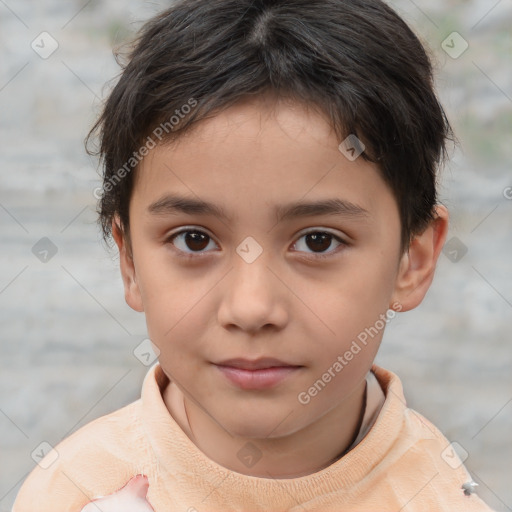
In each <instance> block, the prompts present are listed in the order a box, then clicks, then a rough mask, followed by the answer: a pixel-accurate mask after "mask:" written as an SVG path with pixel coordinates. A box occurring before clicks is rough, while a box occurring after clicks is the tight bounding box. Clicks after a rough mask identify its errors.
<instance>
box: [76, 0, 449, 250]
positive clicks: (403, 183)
mask: <svg viewBox="0 0 512 512" xmlns="http://www.w3.org/2000/svg"><path fill="white" fill-rule="evenodd" d="M268 92H270V93H273V94H276V95H278V96H281V97H287V98H290V99H293V100H297V101H301V102H305V103H306V104H311V105H314V106H316V107H318V108H320V109H321V111H322V112H324V113H325V114H326V115H327V116H328V119H330V121H331V124H332V127H333V128H334V129H335V130H336V134H337V135H338V137H339V140H340V142H341V141H342V140H343V139H345V138H346V137H347V136H348V135H350V134H354V135H356V136H357V137H358V138H359V139H360V140H361V141H363V143H364V145H365V151H364V153H363V154H362V156H363V158H365V159H367V160H369V161H372V162H376V163H377V164H378V167H379V169H380V172H381V174H382V176H383V178H384V180H385V181H386V183H387V184H388V186H389V187H390V189H391V190H392V192H393V194H394V197H395V198H396V201H397V204H398V208H399V212H400V219H401V241H402V250H404V249H405V248H407V247H408V245H409V242H410V240H411V237H412V236H413V235H415V234H416V233H419V232H421V231H422V230H423V229H424V228H425V227H426V226H427V225H428V223H429V222H430V221H431V220H432V219H433V218H434V207H435V205H436V204H437V192H436V188H437V187H436V185H437V169H438V166H439V164H440V163H441V160H442V159H443V158H444V157H445V156H446V141H447V140H448V139H452V138H453V133H452V130H451V127H450V125H449V122H448V120H447V118H446V115H445V113H444V111H443V108H442V106H441V105H440V103H439V101H438V99H437V97H436V94H435V91H434V86H433V74H432V64H431V62H430V59H429V56H428V55H427V53H426V51H425V48H424V47H423V46H422V44H421V43H420V41H419V40H418V38H417V37H416V36H415V35H414V33H413V32H412V31H411V29H410V28H409V27H408V26H407V24H406V23H405V22H404V21H403V20H402V19H401V18H400V17H399V16H398V15H397V14H396V13H395V11H393V10H392V9H391V8H390V7H389V6H387V5H386V4H385V3H383V2H382V1H380V0H178V1H177V2H175V3H174V4H173V5H172V7H171V8H169V9H168V10H166V11H164V12H162V13H161V14H159V15H157V16H156V17H154V18H152V19H151V20H149V21H148V22H147V23H146V24H145V25H144V26H143V27H142V29H141V31H140V32H139V34H138V37H137V38H136V40H135V41H134V46H133V50H132V51H131V53H130V55H129V60H128V62H127V64H125V65H124V68H123V70H122V73H121V76H120V78H119V80H118V82H117V84H116V85H115V87H114V88H113V90H112V92H111V93H110V95H109V97H108V98H107V100H106V103H105V105H104V109H103V112H102V114H101V116H100V118H99V119H98V121H97V122H96V124H95V125H94V127H93V128H92V130H91V132H90V133H89V135H88V138H87V142H86V146H87V145H88V142H89V141H90V138H91V136H92V135H93V134H95V133H98V134H99V139H100V144H99V149H98V151H96V152H93V151H89V152H90V153H91V154H96V155H99V156H101V158H102V162H103V187H102V193H101V197H100V198H99V203H98V213H99V222H100V224H101V227H102V230H103V236H104V239H105V240H106V241H107V242H108V241H109V239H110V236H111V234H112V233H111V225H112V220H113V218H114V216H115V215H116V214H117V215H119V218H120V222H121V226H120V227H121V228H122V231H123V232H124V233H125V234H128V233H129V216H128V211H129V210H128V208H129V202H130V197H131V193H132V189H133V183H134V173H135V172H136V171H137V163H138V161H139V159H140V157H141V154H140V153H141V150H142V149H143V148H144V146H147V147H150V146H149V140H150V139H151V140H152V141H153V143H154V142H159V141H160V140H162V141H171V140H174V139H175V138H177V137H179V135H180V134H182V133H184V132H185V131H186V130H188V129H190V128H191V127H192V126H194V125H195V124H197V123H198V122H200V121H201V120H202V119H205V118H206V117H207V116H212V115H214V114H215V113H218V112H219V111H221V110H222V109H225V108H228V107H229V106H232V105H233V104H235V103H236V102H237V101H239V100H242V99H246V98H248V97H249V96H255V95H259V94H263V93H268ZM185 106H187V108H185ZM192 106H193V108H192ZM160 132H162V133H160ZM155 133H156V134H158V135H160V136H159V137H156V136H155ZM157 138H158V139H159V140H156V139H157ZM147 147H146V149H147ZM142 152H144V151H142ZM132 169H133V171H132Z"/></svg>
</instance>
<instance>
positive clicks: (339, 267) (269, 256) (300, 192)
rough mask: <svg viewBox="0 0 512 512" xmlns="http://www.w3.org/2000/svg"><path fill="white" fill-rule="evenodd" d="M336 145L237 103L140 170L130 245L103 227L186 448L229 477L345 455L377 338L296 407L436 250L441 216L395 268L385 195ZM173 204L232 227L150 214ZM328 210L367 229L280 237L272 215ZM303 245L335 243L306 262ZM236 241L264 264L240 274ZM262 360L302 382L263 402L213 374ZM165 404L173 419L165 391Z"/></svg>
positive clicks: (413, 295)
mask: <svg viewBox="0 0 512 512" xmlns="http://www.w3.org/2000/svg"><path fill="white" fill-rule="evenodd" d="M340 142H341V141H340V140H338V138H337V137H336V135H335V134H334V132H333V131H332V130H331V128H330V126H329V124H328V121H327V119H326V118H325V117H324V116H323V115H321V114H320V113H318V112H316V111H315V110H314V109H312V108H311V107H310V108H307V107H305V106H304V105H302V104H300V103H297V102H293V101H291V100H290V101H285V100H272V99H270V98H265V97H258V98H256V99H252V100H250V101H245V102H241V103H239V104H237V105H236V106H234V107H230V108H229V109H227V110H224V111H222V112H220V113H219V114H217V115H216V116H214V117H212V118H210V119H208V120H205V121H202V122H201V123H200V124H198V125H197V127H195V128H194V129H193V130H192V131H191V132H189V133H187V134H184V135H182V136H181V137H180V138H179V139H178V140H177V141H175V142H173V143H171V144H167V145H160V146H157V147H156V148H155V149H153V150H152V151H151V152H150V153H149V155H148V156H147V157H146V158H145V160H144V161H143V162H142V164H141V165H140V166H139V168H138V169H137V175H136V180H135V186H134V191H133V195H132V198H131V202H130V209H129V215H130V227H129V237H130V240H129V243H128V241H127V238H126V236H124V235H123V232H122V231H121V230H120V229H119V227H118V226H117V224H116V219H115V220H114V223H113V234H114V238H115V241H116V243H117V245H118V247H119V251H120V264H121V273H122V277H123V282H124V287H125V298H126V302H127V303H128V304H129V305H130V306H131V307H132V308H133V309H134V310H136V311H140V312H142V311H144V313H145V315H146V322H147V327H148V333H149V337H150V338H151V340H152V341H153V343H154V344H155V345H156V346H157V347H158V349H159V351H160V355H159V361H160V364H161V366H162V369H163V370H164V372H165V373H166V374H167V376H168V377H169V378H170V379H171V381H174V383H175V384H176V385H177V386H178V388H179V390H180V392H181V393H183V396H184V400H185V408H186V412H187V415H188V420H189V422H190V424H191V432H187V434H188V435H189V437H190V438H191V440H192V441H193V442H194V443H195V444H196V445H197V446H198V447H199V448H200V449H201V450H202V451H203V452H204V453H205V454H206V455H207V456H208V457H210V458H211V459H212V460H214V461H215V462H217V463H218V464H221V465H222V466H224V467H227V468H229V469H231V470H234V471H237V472H239V473H243V474H246V475H252V476H258V477H263V478H293V477H299V476H303V475H307V474H310V473H313V472H316V471H319V470H321V469H322V468H325V467H326V466H328V465H329V464H331V463H332V461H334V460H336V458H337V457H338V456H339V455H340V454H342V453H343V452H344V451H345V450H346V448H347V447H348V446H350V444H351V442H352V441H353V439H354V436H355V434H356V433H357V431H358V428H359V425H360V419H361V413H362V409H363V398H364V392H365V377H366V374H367V372H368V371H369V369H370V368H371V365H372V363H373V360H374V358H375V355H376V353H377V350H378V347H379V344H380V341H381V338H382V334H383V329H381V330H380V331H379V333H378V335H376V336H374V337H373V338H371V339H370V341H369V342H368V344H367V345H366V346H364V347H362V350H361V351H360V352H359V353H357V355H354V357H353V359H352V360H351V361H349V362H348V364H347V365H346V366H344V368H343V370H342V371H340V372H339V373H337V374H336V377H335V378H333V379H331V381H330V382H329V383H328V384H327V385H326V386H325V388H324V389H323V390H322V391H321V392H319V393H318V394H317V395H316V396H315V397H313V398H312V399H311V400H310V402H309V403H308V404H306V405H305V404H301V403H300V402H299V401H298V399H297V397H298V395H299V393H301V392H303V391H307V390H308V389H309V388H310V387H311V386H312V385H313V384H314V383H315V381H317V380H318V379H319V378H321V377H322V374H324V373H325V372H326V371H327V369H328V368H330V367H332V366H333V363H334V362H335V361H336V360H337V357H338V356H339V355H343V354H344V353H345V352H346V351H347V350H348V349H349V348H350V346H351V343H352V341H353V340H355V339H356V338H357V336H358V334H359V333H361V332H363V331H364V330H365V328H369V327H371V326H374V325H375V324H376V322H377V320H378V319H379V318H381V316H380V315H383V314H385V313H386V311H387V310H388V308H391V307H392V306H393V305H394V307H395V309H398V310H400V311H407V310H410V309H413V308H415V307H416V306H417V305H418V304H419V303H420V302H421V301H422V299H423V297H424V295H425V293H426V292H427V290H428V288H429V286H430V284H431V281H432V278H433V274H434V270H435V265H436V261H437V258H438V256H439V253H440V250H441V248H442V245H443V243H444V240H445V237H446V233H447V229H448V212H447V210H446V208H445V207H444V206H438V207H437V219H436V220H435V221H433V222H432V223H431V224H430V226H429V227H428V228H427V229H426V230H425V231H424V232H423V233H421V234H418V235H417V236H416V238H414V240H413V241H412V243H411V245H410V247H409V250H408V251H407V252H405V253H404V254H400V219H399V213H398V207H397V204H396V200H395V198H394V196H393V194H392V192H391V190H390V189H389V188H388V186H387V185H386V183H385V182H384V181H383V179H382V178H381V177H380V175H379V172H378V168H377V167H376V165H375V164H373V163H369V162H366V161H365V160H363V158H357V159H356V160H355V161H350V160H349V159H347V158H346V157H345V156H344V155H343V154H342V153H341V152H340V151H339V150H338V145H339V143H340ZM170 193H173V194H180V195H184V196H187V197H189V198H194V199H201V200H205V201H209V202H212V203H215V204H216V205H218V206H220V207H221V208H222V209H223V210H224V211H225V213H226V214H227V215H228V216H229V217H230V220H229V221H228V220H223V219H221V218H219V217H218V216H210V215H206V214H193V215H189V214H185V213H182V212H179V213H176V214H172V213H160V214H153V213H150V212H149V211H148V207H149V205H150V204H152V203H154V202H155V201H158V200H160V199H161V198H162V197H163V196H165V195H166V194H170ZM330 198H340V199H344V200H346V201H350V202H351V203H354V204H357V205H359V206H361V207H362V208H364V209H365V210H367V212H368V213H367V215H366V216H364V217H355V216H333V215H316V216H314V217H304V218H296V219H291V220H282V221H279V222H278V220H277V217H276V214H275V212H274V207H275V205H283V204H287V203H289V202H294V201H313V200H320V199H330ZM185 227H186V228H188V229H191V230H199V231H201V232H203V233H206V234H207V235H209V237H210V238H205V239H204V243H203V245H202V246H201V247H204V249H198V248H197V247H198V246H197V245H195V246H194V245H193V244H190V239H188V241H189V245H187V243H186V242H187V238H186V236H185V234H182V235H179V236H177V237H175V238H174V239H172V238H171V236H172V235H175V234H176V233H177V232H178V231H179V230H180V229H184V228H185ZM305 230H307V231H309V232H311V233H313V232H316V233H322V232H325V231H328V232H330V233H332V234H333V235H334V237H333V238H331V239H327V241H326V242H325V244H324V245H323V246H322V247H321V248H320V249H317V248H316V247H318V246H315V245H313V244H311V242H309V244H308V242H307V240H308V238H307V237H305V236H304V231H305ZM336 236H338V237H339V238H340V239H341V240H344V241H345V242H346V244H347V245H344V244H340V243H339V242H338V241H337V240H336V238H335V237H336ZM246 237H252V238H253V239H254V240H256V242H257V243H258V244H259V246H261V248H262V251H263V252H262V253H261V254H260V255H259V256H258V257H257V258H256V259H255V260H254V261H253V262H252V263H248V262H247V261H245V260H244V259H243V258H242V257H241V256H240V255H239V254H238V253H237V251H236V250H237V247H239V246H240V244H241V242H243V241H244V240H245V239H246ZM329 241H330V243H329ZM194 251H195V252H194ZM315 251H316V252H315ZM322 254H323V255H326V256H328V257H327V258H325V259H321V258H319V257H318V256H319V255H322ZM397 306H398V307H397ZM411 341H413V340H411ZM264 356H265V357H275V358H278V359H281V360H283V361H286V362H288V363H289V364H295V365H301V366H302V368H300V369H299V370H298V371H296V372H294V374H292V375H290V376H289V377H288V378H287V379H285V380H284V381H282V382H280V383H279V384H278V385H276V386H274V387H273V388H270V389H266V390H243V389H240V388H238V387H236V386H235V385H233V384H232V383H231V382H230V381H228V380H227V379H226V378H225V376H224V375H223V374H222V373H221V372H220V371H219V369H218V368H217V367H216V366H215V365H214V364H212V363H218V362H221V361H223V360H225V359H228V358H234V357H244V358H247V359H257V358H259V357H264ZM164 401H165V402H166V405H167V407H168V409H169V411H170V412H171V414H173V410H172V406H171V405H170V400H169V397H168V393H167V391H166V392H164ZM173 416H174V417H176V414H173ZM182 428H184V427H183V425H182ZM184 430H185V431H186V429H185V428H184ZM248 441H250V442H251V443H252V444H254V445H255V446H257V448H258V449H259V450H260V451H261V454H262V456H261V459H260V460H259V461H258V462H257V464H255V465H254V466H252V467H247V466H246V465H245V464H244V463H243V462H242V461H241V460H240V459H239V458H238V456H237V452H239V450H240V449H241V448H242V447H243V446H244V445H245V444H246V443H247V442H248Z"/></svg>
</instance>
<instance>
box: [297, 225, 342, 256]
mask: <svg viewBox="0 0 512 512" xmlns="http://www.w3.org/2000/svg"><path fill="white" fill-rule="evenodd" d="M333 241H335V242H336V244H337V245H336V246H335V247H334V250H331V251H328V249H329V248H330V247H331V246H332V242H333ZM340 245H347V244H346V243H345V242H344V241H343V240H342V239H341V238H340V237H338V236H336V235H334V234H332V233H329V232H328V231H310V232H309V233H304V234H303V235H302V236H301V237H300V238H299V241H297V242H296V243H295V245H294V247H296V250H299V251H301V252H302V251H303V250H304V249H307V250H305V251H304V252H306V254H312V255H315V254H316V255H317V256H316V257H319V258H322V257H328V256H330V255H331V254H334V253H335V252H337V251H336V248H337V247H339V246H340ZM324 253H325V254H324Z"/></svg>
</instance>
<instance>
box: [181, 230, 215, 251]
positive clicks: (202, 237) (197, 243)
mask: <svg viewBox="0 0 512 512" xmlns="http://www.w3.org/2000/svg"><path fill="white" fill-rule="evenodd" d="M208 238H210V237H209V236H208V235H206V234H205V233H201V232H199V231H187V233H186V235H185V243H186V244H187V247H188V248H189V249H190V250H197V251H201V250H202V249H204V248H205V247H207V246H208Z"/></svg>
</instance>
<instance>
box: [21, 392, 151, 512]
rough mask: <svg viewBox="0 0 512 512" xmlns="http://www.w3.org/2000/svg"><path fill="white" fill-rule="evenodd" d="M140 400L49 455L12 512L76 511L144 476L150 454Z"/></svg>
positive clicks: (80, 431)
mask: <svg viewBox="0 0 512 512" xmlns="http://www.w3.org/2000/svg"><path fill="white" fill-rule="evenodd" d="M139 409H140V400H137V401H135V402H132V403H131V404H129V405H127V406H125V407H123V408H121V409H118V410H117V411H114V412H112V413H110V414H107V415H105V416H102V417H100V418H97V419H96V420H94V421H91V422H90V423H88V424H86V425H84V426H83V427H81V428H80V429H78V430H77V431H76V432H74V433H73V434H71V435H70V436H69V437H67V438H66V439H64V440H63V441H61V442H60V443H59V444H57V445H56V446H55V447H54V448H53V449H51V450H48V452H46V450H45V453H46V455H45V456H44V458H42V459H41V461H40V462H39V463H38V464H37V466H36V467H35V468H34V469H33V470H32V472H31V473H30V474H29V476H28V477H27V479H26V480H25V482H24V483H23V485H22V486H21V489H20V490H19V492H18V495H17V497H16V501H15V503H14V507H13V510H12V512H29V511H30V512H32V511H33V510H38V511H40V512H45V511H52V512H53V511H55V510H58V511H59V512H60V511H75V512H79V511H80V510H81V508H82V507H83V506H84V505H85V504H86V503H88V502H89V501H90V500H91V499H93V498H94V497H97V496H98V495H106V494H110V493H111V492H114V491H116V490H117V489H118V488H120V487H122V486H123V485H124V484H125V483H126V482H127V481H128V480H129V479H130V478H131V477H132V476H134V474H137V473H138V472H144V470H145V468H144V465H146V466H147V459H148V454H149V453H150V450H148V447H147V441H146V439H145V436H144V432H143V428H142V425H141V420H140V412H139Z"/></svg>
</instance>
